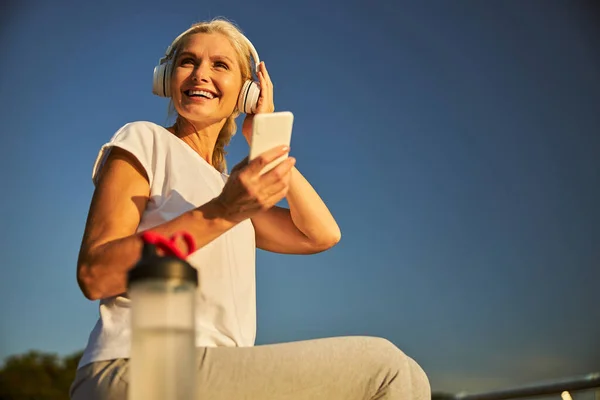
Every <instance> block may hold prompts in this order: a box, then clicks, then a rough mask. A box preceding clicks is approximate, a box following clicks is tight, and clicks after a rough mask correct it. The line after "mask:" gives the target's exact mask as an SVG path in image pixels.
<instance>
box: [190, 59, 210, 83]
mask: <svg viewBox="0 0 600 400" xmlns="http://www.w3.org/2000/svg"><path fill="white" fill-rule="evenodd" d="M192 80H194V81H200V82H208V81H209V80H210V65H208V62H206V61H202V62H201V63H200V64H198V65H196V67H194V70H193V71H192Z"/></svg>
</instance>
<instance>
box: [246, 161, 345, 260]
mask: <svg viewBox="0 0 600 400" xmlns="http://www.w3.org/2000/svg"><path fill="white" fill-rule="evenodd" d="M287 201H288V204H289V206H290V208H289V210H288V209H285V208H281V207H273V208H271V209H270V210H268V211H265V212H263V213H260V214H258V215H256V216H254V217H253V218H252V223H253V224H254V229H255V231H256V244H257V247H259V248H261V249H263V250H267V251H272V252H276V253H287V254H313V253H318V252H321V251H325V250H327V249H329V248H331V247H333V246H334V245H336V244H337V243H338V242H339V241H340V238H341V232H340V228H339V227H338V225H337V223H336V221H335V219H334V218H333V216H332V215H331V213H330V212H329V210H328V208H327V206H326V205H325V203H324V202H323V200H321V197H319V195H318V194H317V192H316V191H315V189H314V188H313V187H312V186H311V185H310V183H309V182H308V181H307V180H306V179H305V178H304V176H302V174H301V173H300V171H298V169H296V168H295V167H294V168H293V169H292V176H291V182H290V186H289V189H288V193H287Z"/></svg>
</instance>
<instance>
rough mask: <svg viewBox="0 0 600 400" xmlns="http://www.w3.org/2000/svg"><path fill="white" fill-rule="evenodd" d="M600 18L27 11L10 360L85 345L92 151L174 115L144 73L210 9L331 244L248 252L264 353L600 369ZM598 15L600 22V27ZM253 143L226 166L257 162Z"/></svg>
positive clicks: (552, 12) (13, 170)
mask: <svg viewBox="0 0 600 400" xmlns="http://www.w3.org/2000/svg"><path fill="white" fill-rule="evenodd" d="M597 10H598V9H597V8H595V9H594V8H592V7H591V6H590V5H588V3H586V2H560V1H528V2H520V1H504V2H483V1H466V0H465V1H460V2H446V1H425V2H423V1H419V2H405V1H373V2H371V3H370V4H369V5H367V1H364V0H363V1H362V2H358V1H346V2H341V1H339V2H335V1H330V2H327V4H325V3H323V4H321V3H319V2H317V1H316V0H307V1H302V2H300V1H297V2H274V1H273V2H269V1H262V0H261V1H255V2H243V1H238V0H232V1H228V2H215V3H214V4H213V3H205V2H192V1H185V0H174V1H172V2H169V3H168V6H167V3H166V2H158V1H143V2H142V1H137V2H134V1H122V2H121V1H104V2H74V1H73V2H66V1H56V2H45V1H37V2H36V1H22V2H20V3H19V5H18V6H16V5H15V6H13V8H12V9H10V12H8V13H7V14H5V15H3V22H2V23H1V24H0V45H1V48H2V49H3V54H4V57H3V63H2V65H1V66H0V68H1V71H0V92H1V93H2V96H1V97H0V101H1V104H0V105H1V106H0V120H1V121H2V123H3V133H2V138H3V141H4V142H3V145H2V146H1V148H0V178H1V181H2V185H3V188H2V194H3V195H2V196H0V202H1V203H0V216H1V222H2V228H3V237H2V242H1V245H0V246H1V250H2V255H3V264H4V266H3V272H4V273H3V277H2V279H1V280H0V293H1V294H0V316H1V318H2V324H1V325H0V358H4V357H6V356H7V355H10V354H16V353H21V352H24V351H27V350H28V349H32V348H35V349H41V350H44V351H51V352H57V353H59V354H68V353H71V352H74V351H76V350H79V349H82V348H83V347H84V345H85V343H86V340H87V337H88V334H89V331H90V330H91V328H92V327H93V324H94V323H95V321H96V318H97V315H98V313H97V304H95V303H92V302H89V301H87V300H86V299H85V298H84V297H83V296H82V295H81V294H80V292H79V289H78V287H77V284H76V280H75V264H76V259H77V252H78V247H79V244H80V240H81V235H82V232H83V227H84V224H85V218H86V214H87V211H88V207H89V201H90V198H91V195H92V190H93V186H92V182H91V171H92V165H93V162H94V159H95V157H96V154H97V152H98V150H99V148H100V146H101V145H102V144H103V143H104V142H106V141H107V140H109V139H110V137H111V136H112V135H113V133H114V132H115V131H116V130H117V129H118V128H119V127H120V126H122V125H123V124H125V123H127V122H129V121H134V120H149V121H153V122H157V123H161V124H164V123H167V113H166V111H167V103H166V101H165V100H164V99H162V98H158V97H156V96H153V95H152V93H151V77H152V69H153V67H154V65H155V64H156V62H157V61H158V59H159V58H160V57H161V56H162V54H163V52H164V50H165V48H166V47H167V46H168V45H169V44H170V42H171V40H172V39H173V38H174V37H175V36H177V35H178V34H179V33H180V32H181V31H183V30H184V29H186V28H187V27H189V25H191V24H192V23H193V22H195V21H198V20H204V19H209V18H212V17H216V16H226V17H228V18H229V19H231V20H233V21H234V22H236V23H238V24H239V25H240V26H241V27H242V29H243V30H244V32H245V33H246V34H247V35H248V37H249V38H250V39H251V40H252V42H253V43H254V45H255V46H256V48H257V50H258V52H259V55H260V57H261V59H263V60H264V61H265V62H266V65H267V67H268V68H269V73H270V75H271V78H272V79H273V82H274V87H275V105H276V108H277V109H278V110H289V111H292V112H293V113H294V114H295V124H294V133H293V138H292V153H293V155H294V156H295V157H296V158H297V166H298V168H299V169H300V170H301V171H302V172H303V173H304V174H305V176H306V177H307V178H308V179H309V180H310V181H311V182H312V183H313V185H314V186H315V187H316V189H317V190H318V191H319V193H320V194H321V195H322V197H323V198H324V199H325V200H326V202H327V204H328V205H329V207H330V209H331V210H332V212H333V214H334V215H335V217H336V218H337V220H338V222H339V224H340V227H341V229H342V241H341V242H340V243H339V245H338V246H336V247H335V248H334V249H332V250H331V251H329V252H326V253H322V254H318V255H314V256H283V255H275V254H267V253H264V252H259V254H258V267H257V268H258V283H257V284H258V341H257V342H258V344H263V343H273V342H282V341H292V340H303V339H310V338H317V337H327V336H340V335H355V334H360V335H375V336H383V337H386V338H388V339H390V340H391V341H393V342H394V343H396V344H397V345H398V346H399V347H400V348H401V349H403V350H405V351H406V352H407V353H409V354H410V355H411V356H413V357H414V358H415V359H417V360H418V361H419V363H420V364H421V365H422V366H423V367H424V368H425V369H426V370H427V372H428V374H429V376H430V378H431V382H432V385H433V388H434V390H447V391H460V390H468V391H477V390H489V389H495V388H499V387H503V386H507V385H517V384H521V383H527V382H532V381H537V380H546V379H553V378H559V377H565V376H571V375H576V374H583V373H587V372H591V371H599V370H600V343H599V340H598V338H599V337H600V309H599V308H598V306H597V304H598V282H600V245H599V244H600V209H599V207H598V204H600V188H599V185H598V182H599V181H600V159H599V157H598V154H599V152H600V134H599V131H600V112H598V109H599V108H600V51H599V50H598V49H599V48H600V46H598V37H600V31H599V29H598V28H597V27H595V25H594V24H595V23H596V20H597V18H598V15H599V14H598V12H597ZM592 12H595V14H592ZM247 151H248V148H247V145H246V143H245V141H244V140H243V138H242V136H241V135H239V136H238V137H235V138H234V139H233V141H232V144H231V146H230V149H229V155H228V160H229V163H230V165H233V164H235V163H236V162H237V161H239V160H240V159H242V158H243V157H244V156H245V155H246V154H247Z"/></svg>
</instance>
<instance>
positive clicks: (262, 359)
mask: <svg viewBox="0 0 600 400" xmlns="http://www.w3.org/2000/svg"><path fill="white" fill-rule="evenodd" d="M198 356H199V360H198V361H199V363H200V365H199V375H198V398H199V399H211V400H221V399H223V400H225V399H227V400H231V399H236V400H243V399H248V400H250V399H260V400H270V399H273V400H275V399H277V400H295V399H311V400H319V399H327V400H336V399H340V400H341V399H344V400H352V399H356V400H359V399H360V400H364V399H372V398H379V396H384V394H383V392H384V391H385V392H386V393H387V392H388V387H389V386H390V384H391V383H392V382H393V384H394V386H395V387H396V389H394V391H395V392H396V393H400V392H402V393H404V394H406V397H404V396H401V398H414V397H415V396H414V394H417V393H414V394H413V391H416V392H419V391H420V392H423V388H420V387H416V386H418V385H420V384H421V383H418V382H417V383H415V382H416V380H415V377H417V376H419V377H420V376H421V375H424V374H423V372H422V370H421V369H420V368H419V366H418V365H417V364H416V363H415V362H414V361H413V360H412V359H410V358H409V357H408V356H406V355H405V354H404V353H402V352H401V351H400V350H399V349H398V348H397V347H396V346H394V345H393V344H392V343H390V342H389V341H387V340H385V339H381V338H373V337H338V338H327V339H317V340H308V341H299V342H291V343H281V344H273V345H264V346H255V347H242V348H227V347H217V348H203V349H199V354H198ZM394 381H395V382H394ZM425 391H427V390H426V389H425ZM416 397H417V398H419V397H420V396H419V395H418V394H417V396H416ZM385 398H387V396H385ZM397 398H400V397H397Z"/></svg>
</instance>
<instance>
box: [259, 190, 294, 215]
mask: <svg viewBox="0 0 600 400" xmlns="http://www.w3.org/2000/svg"><path fill="white" fill-rule="evenodd" d="M288 190H289V185H284V186H283V187H282V188H281V190H279V191H277V192H274V193H273V194H272V195H271V196H269V197H268V198H267V199H265V201H264V202H263V209H264V210H267V209H269V208H271V207H273V206H274V205H275V204H277V203H279V202H280V201H281V200H282V199H283V198H284V197H285V196H287V193H288Z"/></svg>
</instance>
